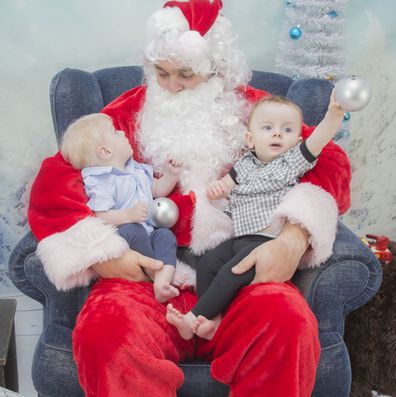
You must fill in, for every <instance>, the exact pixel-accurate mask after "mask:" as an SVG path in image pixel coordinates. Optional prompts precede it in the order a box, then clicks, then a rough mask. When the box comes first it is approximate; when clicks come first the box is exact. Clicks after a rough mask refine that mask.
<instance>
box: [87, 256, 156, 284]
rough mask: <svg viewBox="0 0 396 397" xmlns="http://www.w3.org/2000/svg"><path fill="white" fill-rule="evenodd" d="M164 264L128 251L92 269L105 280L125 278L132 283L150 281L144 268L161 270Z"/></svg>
mask: <svg viewBox="0 0 396 397" xmlns="http://www.w3.org/2000/svg"><path fill="white" fill-rule="evenodd" d="M162 267H163V264H162V262H161V261H158V260H156V259H153V258H149V257H147V256H144V255H142V254H139V253H138V252H136V251H133V250H128V251H127V252H126V253H125V254H124V255H123V256H121V257H120V258H115V259H110V260H108V261H107V262H103V263H97V264H95V265H92V268H93V269H94V270H95V271H96V273H98V275H99V276H100V277H103V278H114V277H116V278H123V279H125V280H130V281H150V279H149V278H148V277H147V275H146V274H145V273H144V272H143V270H142V268H145V269H148V270H160V269H162Z"/></svg>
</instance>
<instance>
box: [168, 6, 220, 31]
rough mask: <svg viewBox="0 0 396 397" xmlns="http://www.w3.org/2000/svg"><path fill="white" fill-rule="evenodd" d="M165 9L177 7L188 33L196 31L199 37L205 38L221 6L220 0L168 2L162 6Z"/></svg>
mask: <svg viewBox="0 0 396 397" xmlns="http://www.w3.org/2000/svg"><path fill="white" fill-rule="evenodd" d="M166 7H179V8H180V10H181V12H182V13H183V15H184V17H185V18H186V20H187V22H188V25H189V27H190V31H196V32H198V33H199V34H200V35H201V36H205V34H206V33H207V31H208V30H209V29H210V28H211V27H212V25H213V24H214V22H215V20H216V18H217V16H218V15H219V11H220V10H221V8H222V7H223V4H222V2H221V0H213V1H210V0H190V1H188V2H181V1H168V2H167V3H165V4H164V8H166Z"/></svg>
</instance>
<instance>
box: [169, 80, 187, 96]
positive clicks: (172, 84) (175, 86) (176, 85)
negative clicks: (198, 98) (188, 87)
mask: <svg viewBox="0 0 396 397" xmlns="http://www.w3.org/2000/svg"><path fill="white" fill-rule="evenodd" d="M166 88H167V89H168V91H169V92H171V93H172V94H176V93H177V92H180V91H182V90H183V85H182V84H181V83H180V81H179V79H178V78H177V77H176V78H173V77H171V78H170V79H169V81H168V86H167V87H166Z"/></svg>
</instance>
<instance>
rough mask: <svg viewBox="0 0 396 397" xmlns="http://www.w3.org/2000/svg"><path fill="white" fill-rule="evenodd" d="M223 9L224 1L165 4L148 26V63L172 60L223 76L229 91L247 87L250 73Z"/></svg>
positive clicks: (200, 70)
mask: <svg viewBox="0 0 396 397" xmlns="http://www.w3.org/2000/svg"><path fill="white" fill-rule="evenodd" d="M221 8H222V2H221V0H212V1H210V0H190V1H187V2H182V1H168V2H167V3H165V4H164V6H163V8H161V9H160V10H158V11H156V12H155V13H154V14H152V15H151V16H150V18H149V20H148V23H147V44H146V49H145V58H146V61H147V62H146V63H148V64H154V63H158V62H159V61H161V60H169V59H173V60H175V61H177V62H180V63H181V64H183V66H187V67H191V68H192V69H193V71H194V72H195V73H197V74H203V75H208V74H218V75H221V76H222V79H223V81H224V82H225V83H226V84H228V83H229V82H232V85H233V87H230V88H235V87H236V86H238V85H244V84H246V83H247V82H248V81H249V79H250V71H249V69H248V67H247V65H246V60H245V56H244V55H243V53H242V52H241V51H239V49H237V47H236V45H235V39H236V35H235V34H234V33H233V32H232V30H231V23H230V22H229V20H228V19H227V18H225V17H224V16H223V15H221V14H220V10H221Z"/></svg>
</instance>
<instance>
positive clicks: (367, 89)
mask: <svg viewBox="0 0 396 397" xmlns="http://www.w3.org/2000/svg"><path fill="white" fill-rule="evenodd" d="M335 98H336V101H337V102H338V103H339V105H340V106H341V107H342V108H343V109H344V110H347V111H349V112H356V111H357V110H361V109H363V108H364V107H365V106H366V105H367V104H368V103H369V102H370V99H371V86H370V83H369V82H368V81H367V80H365V79H362V78H361V77H358V76H351V77H347V78H345V79H342V80H340V81H338V82H337V84H336V85H335Z"/></svg>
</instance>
